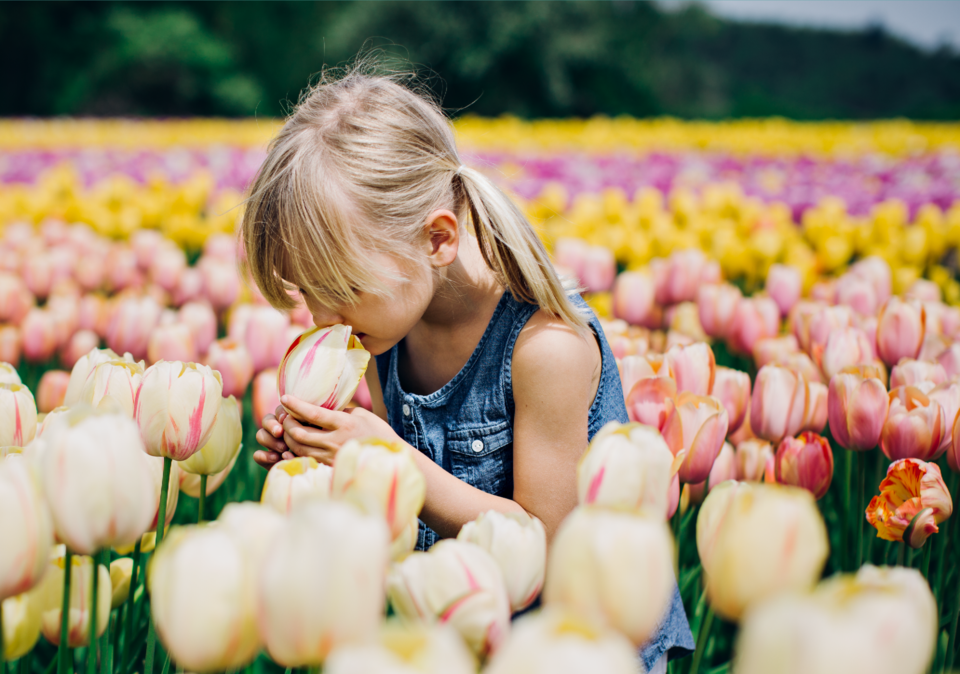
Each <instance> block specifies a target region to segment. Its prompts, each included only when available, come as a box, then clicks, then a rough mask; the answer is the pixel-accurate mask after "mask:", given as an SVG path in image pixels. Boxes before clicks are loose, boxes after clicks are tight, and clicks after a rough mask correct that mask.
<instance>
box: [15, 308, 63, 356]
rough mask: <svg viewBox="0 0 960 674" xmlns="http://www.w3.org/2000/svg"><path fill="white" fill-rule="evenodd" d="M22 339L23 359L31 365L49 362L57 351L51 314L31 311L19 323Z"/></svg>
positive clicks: (55, 329) (37, 310)
mask: <svg viewBox="0 0 960 674" xmlns="http://www.w3.org/2000/svg"><path fill="white" fill-rule="evenodd" d="M20 334H21V337H22V339H23V357H24V358H26V359H27V361H29V362H31V363H43V362H45V361H48V360H50V359H51V358H52V357H53V354H54V353H56V351H57V326H56V323H55V322H54V319H53V314H51V313H50V312H49V311H45V310H43V309H31V310H30V311H28V312H27V315H26V316H24V318H23V321H22V322H21V323H20Z"/></svg>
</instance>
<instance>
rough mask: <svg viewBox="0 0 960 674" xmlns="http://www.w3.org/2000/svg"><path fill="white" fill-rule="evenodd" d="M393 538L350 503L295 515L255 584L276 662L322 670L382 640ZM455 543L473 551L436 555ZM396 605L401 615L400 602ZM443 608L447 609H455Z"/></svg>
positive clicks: (322, 504) (318, 505)
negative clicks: (352, 647) (333, 657)
mask: <svg viewBox="0 0 960 674" xmlns="http://www.w3.org/2000/svg"><path fill="white" fill-rule="evenodd" d="M389 538H390V537H389V534H388V533H387V530H386V526H385V525H384V523H383V522H382V521H381V520H380V518H378V517H373V516H369V515H364V514H362V513H361V512H359V511H358V510H357V509H356V508H354V507H353V506H350V505H348V504H346V503H339V502H336V501H316V502H313V503H308V504H304V505H303V506H301V507H299V508H297V509H296V510H294V512H293V513H292V514H291V517H290V519H289V520H288V522H287V523H286V525H285V526H284V528H283V529H282V530H281V531H280V532H279V534H278V535H277V536H276V538H274V539H273V542H272V544H271V546H270V550H269V551H268V552H267V553H266V556H265V557H264V560H263V564H262V565H261V568H260V572H259V574H258V575H259V578H258V582H257V585H256V589H257V624H258V626H259V630H260V636H261V638H262V639H263V641H264V644H265V646H266V650H267V653H269V655H270V657H271V658H272V659H273V660H274V661H275V662H276V663H278V664H280V665H281V666H284V667H301V666H305V665H313V666H315V665H318V664H321V663H322V662H323V661H324V659H325V658H326V657H327V655H328V654H329V653H330V651H332V650H333V649H335V648H337V647H338V646H340V645H342V644H347V643H359V642H363V641H366V640H369V639H371V638H373V637H374V636H375V635H376V632H377V628H378V627H379V625H380V622H381V621H382V620H383V609H384V606H383V604H384V601H383V600H384V597H383V587H384V577H385V572H386V568H387V559H388V558H387V546H388V543H389ZM451 544H453V545H469V544H468V543H454V542H453V541H443V542H441V543H440V544H438V545H437V546H434V550H436V549H437V548H439V547H441V546H449V545H451ZM476 549H477V550H478V551H479V552H480V553H482V554H483V555H486V559H487V560H488V563H489V564H490V565H491V566H492V567H493V570H494V571H495V572H496V576H495V578H496V580H497V581H498V582H499V583H500V584H501V585H500V586H499V588H498V589H499V591H500V592H501V593H502V596H503V602H504V609H505V613H506V617H505V618H504V622H505V623H506V622H509V609H508V607H507V604H506V591H505V590H504V589H503V587H502V583H503V580H502V578H500V571H499V569H497V568H496V563H495V562H494V561H493V560H492V559H490V557H489V555H487V554H486V553H485V552H483V551H482V550H480V549H479V548H476ZM425 554H426V553H425ZM430 554H435V553H430ZM414 557H416V555H411V556H410V557H408V558H407V560H406V561H405V562H403V563H404V564H407V563H409V560H410V559H413V558H414ZM473 570H476V569H473ZM429 580H431V581H437V580H439V579H438V578H436V577H431V578H430V579H429ZM465 587H467V588H469V587H470V585H466V586H465ZM454 596H456V597H460V596H461V595H460V594H459V593H458V594H456V595H454ZM393 603H394V606H395V607H396V608H397V609H398V613H401V615H402V614H403V613H404V611H403V610H401V608H400V602H396V601H395V602H393ZM443 603H444V605H445V606H444V609H446V608H447V606H446V604H447V603H448V602H446V601H444V602H443ZM469 603H470V602H469V601H467V602H463V603H461V604H459V605H457V608H461V609H462V607H463V606H464V605H466V604H469ZM421 606H422V604H421ZM451 608H453V607H451ZM454 610H455V609H454ZM454 610H451V613H453V612H454Z"/></svg>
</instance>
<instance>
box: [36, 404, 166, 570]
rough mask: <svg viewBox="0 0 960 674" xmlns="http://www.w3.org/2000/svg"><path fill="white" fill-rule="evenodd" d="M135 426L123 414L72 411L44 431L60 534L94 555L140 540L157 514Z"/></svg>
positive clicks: (45, 464)
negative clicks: (53, 428)
mask: <svg viewBox="0 0 960 674" xmlns="http://www.w3.org/2000/svg"><path fill="white" fill-rule="evenodd" d="M139 438H140V434H139V432H138V430H137V427H136V424H134V423H133V421H131V420H130V419H129V418H128V417H126V416H123V415H121V414H93V413H91V412H90V410H89V409H87V410H86V411H84V410H83V409H81V408H78V409H75V410H73V411H71V413H70V414H69V418H68V422H67V423H66V424H63V425H58V426H57V427H56V429H55V430H51V432H50V433H47V434H45V435H44V441H45V445H46V447H45V449H44V452H43V455H42V466H41V479H42V481H43V487H44V491H45V493H46V495H47V500H48V502H49V504H50V512H51V514H52V516H53V525H54V529H55V530H56V532H57V538H58V539H59V540H61V541H63V542H64V543H66V544H67V545H68V546H69V547H70V550H71V551H74V552H79V553H81V554H85V555H92V554H94V553H96V552H99V551H100V550H102V549H103V548H109V547H113V546H114V545H127V544H129V543H132V542H135V541H137V540H138V539H139V538H140V537H141V536H142V535H143V534H144V532H145V531H146V530H147V529H148V528H149V526H150V519H151V517H152V516H153V514H154V513H155V509H154V505H153V495H152V493H151V492H152V489H151V483H152V479H151V474H150V469H149V466H148V460H147V459H146V458H145V456H144V453H143V444H142V443H141V442H140V439H139Z"/></svg>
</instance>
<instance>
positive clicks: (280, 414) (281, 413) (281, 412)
mask: <svg viewBox="0 0 960 674" xmlns="http://www.w3.org/2000/svg"><path fill="white" fill-rule="evenodd" d="M274 415H276V417H277V421H279V422H280V423H281V424H282V423H283V420H284V419H286V418H287V416H289V415H288V413H287V410H285V409H284V408H283V405H277V409H276V410H274Z"/></svg>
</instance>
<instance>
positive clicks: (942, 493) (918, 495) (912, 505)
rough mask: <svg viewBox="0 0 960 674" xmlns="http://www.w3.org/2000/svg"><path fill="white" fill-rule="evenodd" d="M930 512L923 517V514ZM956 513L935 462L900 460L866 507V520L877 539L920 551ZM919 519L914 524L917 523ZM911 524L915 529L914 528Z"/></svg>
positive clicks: (893, 466)
mask: <svg viewBox="0 0 960 674" xmlns="http://www.w3.org/2000/svg"><path fill="white" fill-rule="evenodd" d="M927 509H929V510H930V512H929V513H927V514H924V515H921V513H923V511H925V510H927ZM952 512H953V499H951V498H950V491H949V490H948V489H947V485H946V484H945V483H944V481H943V476H942V475H941V474H940V468H939V466H937V464H935V463H927V462H925V461H921V460H919V459H901V460H899V461H895V462H893V463H892V464H890V467H889V468H888V469H887V476H886V477H885V478H884V479H883V481H882V482H881V483H880V495H879V496H874V497H873V498H872V499H871V500H870V505H868V506H867V521H868V522H869V523H870V524H872V525H873V526H874V527H875V528H876V529H877V538H882V539H883V540H885V541H904V542H906V543H908V544H909V545H910V546H911V547H914V548H919V547H921V546H922V545H923V543H924V541H926V539H927V537H929V536H930V535H931V534H935V533H937V531H939V529H938V526H937V525H939V524H942V523H943V522H944V521H946V520H947V518H949V517H950V515H951V513H952ZM915 519H916V520H917V521H916V522H914V520H915ZM911 523H913V526H912V527H911Z"/></svg>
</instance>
